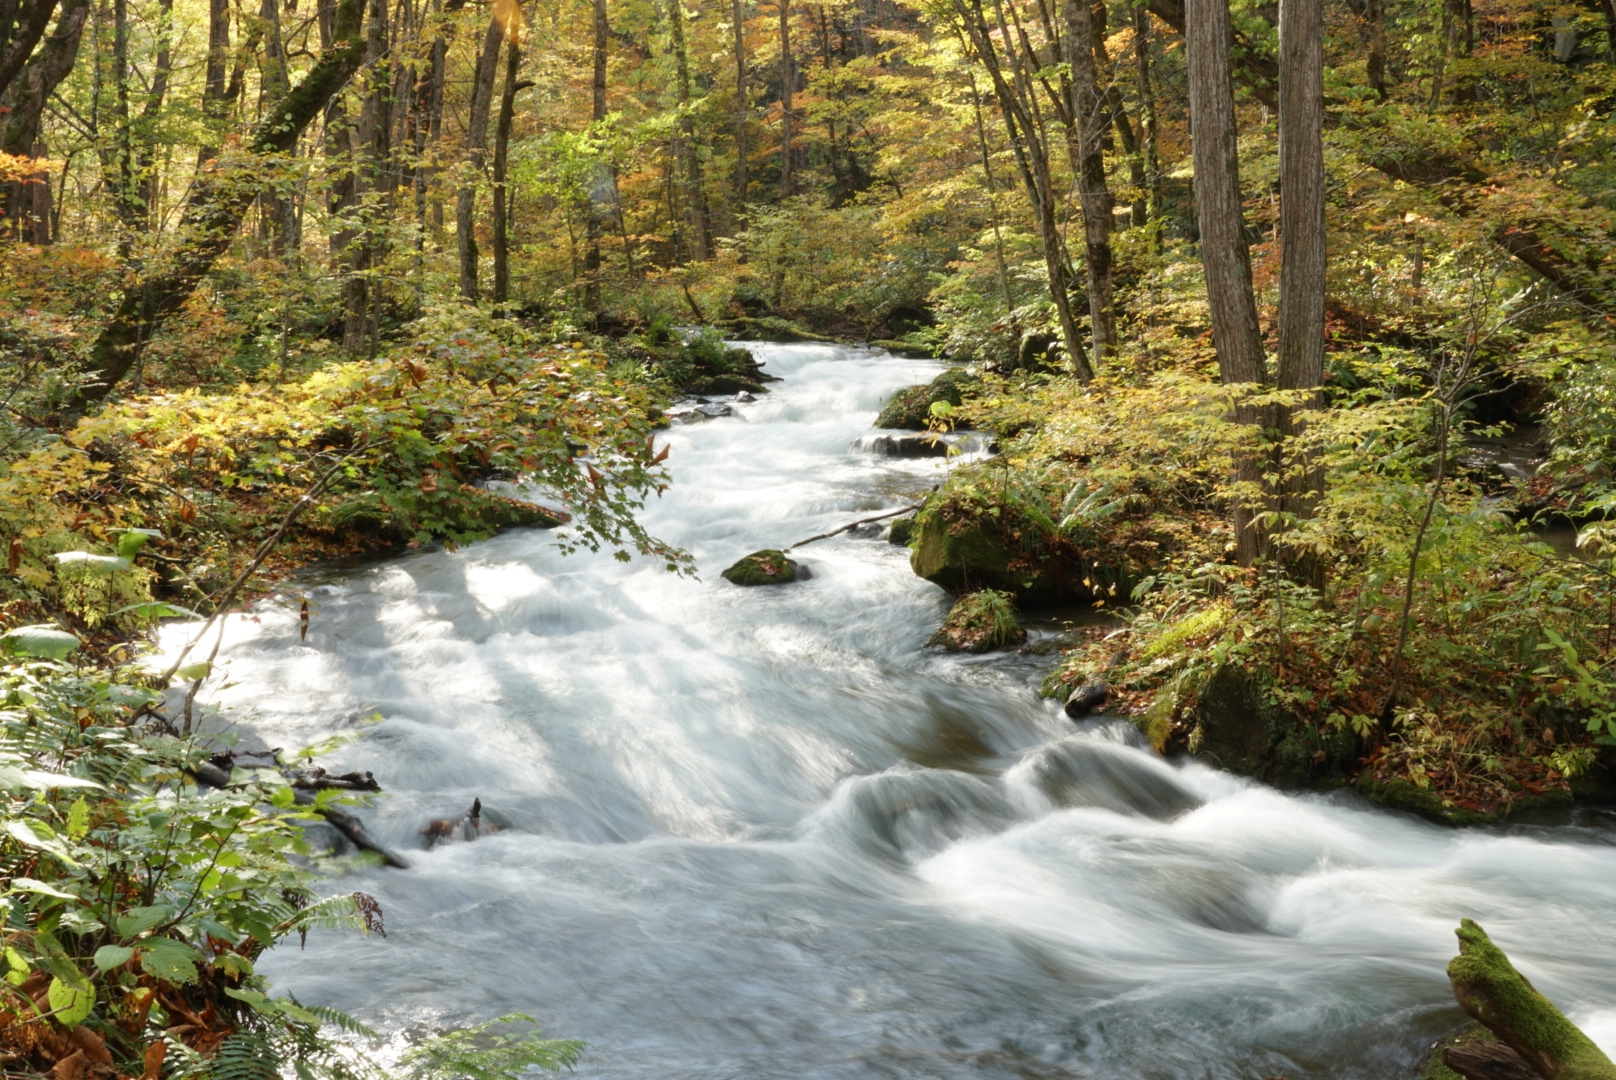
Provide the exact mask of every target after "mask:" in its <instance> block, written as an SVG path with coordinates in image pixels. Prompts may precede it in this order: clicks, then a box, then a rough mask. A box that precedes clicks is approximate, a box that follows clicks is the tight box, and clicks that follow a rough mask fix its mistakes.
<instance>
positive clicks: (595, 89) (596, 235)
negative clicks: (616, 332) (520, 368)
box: [584, 0, 609, 317]
mask: <svg viewBox="0 0 1616 1080" xmlns="http://www.w3.org/2000/svg"><path fill="white" fill-rule="evenodd" d="M594 14H595V19H594V35H595V52H594V57H595V68H594V79H593V81H592V82H591V84H590V88H591V93H592V97H591V104H590V110H589V119H590V120H591V122H592V123H593V124H594V125H595V126H596V127H597V128H598V127H599V126H600V125H601V124H602V123H604V122H605V120H606V38H607V31H608V29H609V27H608V26H607V23H606V0H594ZM606 180H607V175H606V169H605V168H604V166H602V167H601V168H600V169H599V170H598V174H597V176H596V177H595V182H594V183H592V184H591V185H590V189H589V194H588V200H589V205H588V207H587V208H586V211H587V216H586V218H585V220H584V229H585V248H584V306H585V307H586V308H587V309H588V310H589V313H590V315H592V316H596V317H598V316H599V315H600V228H601V223H602V221H603V219H604V218H605V217H606V215H607V212H608V210H607V207H606V205H605V203H606V200H605V198H604V197H603V196H602V188H603V187H604V186H605V182H606Z"/></svg>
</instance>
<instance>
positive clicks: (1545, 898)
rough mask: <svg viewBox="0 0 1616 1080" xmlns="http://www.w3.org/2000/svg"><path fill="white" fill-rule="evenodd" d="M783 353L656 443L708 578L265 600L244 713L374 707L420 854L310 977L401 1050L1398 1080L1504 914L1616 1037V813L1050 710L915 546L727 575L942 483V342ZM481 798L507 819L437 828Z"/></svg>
mask: <svg viewBox="0 0 1616 1080" xmlns="http://www.w3.org/2000/svg"><path fill="white" fill-rule="evenodd" d="M757 350H758V355H759V357H760V359H765V360H766V361H767V365H768V367H767V370H768V371H770V372H772V373H773V374H775V375H779V376H783V377H784V381H783V382H779V383H775V384H773V392H772V393H770V394H768V395H766V396H763V397H760V399H759V400H758V401H757V402H755V403H749V404H742V405H737V406H736V407H735V415H734V416H733V417H727V418H722V419H717V420H712V421H709V422H706V423H702V424H696V425H691V426H687V427H678V428H674V429H673V430H671V431H669V432H667V433H666V434H665V435H663V436H659V439H663V438H665V439H666V440H667V442H669V443H670V444H671V446H672V455H671V458H670V465H671V467H672V470H673V474H674V477H675V479H676V482H675V484H674V486H673V487H672V488H671V489H670V490H669V491H668V492H667V493H666V494H665V495H664V496H663V497H662V498H661V499H660V500H659V501H656V502H654V503H653V504H652V505H651V507H650V509H649V512H648V517H647V520H648V523H649V525H650V527H651V530H652V532H654V533H656V534H657V535H659V536H660V537H662V538H663V539H665V540H668V541H671V542H673V543H676V544H679V545H681V546H683V547H685V548H687V549H688V550H690V551H692V552H693V553H694V554H695V555H696V556H697V557H698V559H699V561H700V566H701V574H702V580H700V581H694V580H689V579H680V578H677V577H675V576H673V575H671V574H668V573H667V572H666V571H664V570H662V569H661V568H660V567H658V566H657V565H654V564H653V563H651V562H649V561H638V562H636V563H633V564H628V565H625V564H621V563H618V562H615V561H613V560H612V559H611V558H610V557H609V556H608V555H601V556H588V555H585V556H574V557H567V558H563V557H562V556H560V554H559V553H558V552H557V551H556V549H555V545H554V540H553V538H552V537H551V536H549V535H548V534H547V533H545V532H542V531H518V532H513V533H508V534H506V535H503V536H500V537H499V538H497V539H494V540H491V541H489V542H487V543H482V544H477V545H474V546H472V547H469V548H466V549H463V550H460V551H457V552H453V553H449V552H443V551H423V552H420V553H417V554H412V555H408V556H405V557H401V558H397V559H393V560H390V561H388V562H385V563H382V564H378V565H374V566H370V567H367V568H363V569H360V570H353V571H347V572H344V573H340V574H339V573H326V574H323V575H322V574H313V575H310V576H309V577H308V578H307V579H306V580H305V581H303V582H300V583H298V584H299V587H300V588H302V589H305V590H306V591H307V594H308V596H309V598H310V602H311V606H312V608H313V619H312V624H311V629H310V633H309V635H308V639H307V641H300V640H299V638H298V633H297V621H296V614H295V612H294V611H292V610H290V609H289V608H287V607H285V606H273V605H265V606H264V608H263V609H262V610H261V611H260V612H259V613H258V616H257V619H258V621H249V620H245V619H242V620H232V621H231V627H230V636H229V638H228V639H227V643H226V647H225V650H224V653H223V654H222V656H223V658H224V660H225V662H226V664H227V666H228V681H229V682H230V683H231V684H233V685H230V686H228V687H227V688H226V689H224V690H223V691H221V692H219V693H217V694H216V695H215V700H216V701H217V702H218V703H219V704H220V705H222V706H223V707H224V708H225V710H226V712H225V716H226V717H227V718H228V719H230V720H233V721H235V722H237V723H239V724H240V725H241V726H242V727H243V728H244V729H247V730H248V731H250V732H251V733H252V734H253V736H254V737H255V738H261V739H263V740H265V741H266V742H268V743H269V744H270V745H275V746H285V747H288V748H291V747H295V746H298V745H302V744H304V743H307V742H311V741H313V740H315V739H318V738H321V737H324V736H327V735H330V734H333V733H336V732H340V731H347V730H351V731H362V733H363V734H362V736H361V737H360V738H359V740H358V741H357V742H355V743H354V744H352V745H350V746H348V747H346V748H344V749H343V750H341V751H339V752H338V754H337V755H336V758H335V760H336V761H337V762H338V763H339V764H340V765H341V766H342V767H344V768H360V769H369V770H372V771H374V772H375V774H376V776H377V778H378V779H379V780H380V781H381V783H382V785H383V787H384V789H385V792H386V794H385V795H384V796H383V797H382V798H381V800H380V801H379V802H378V804H377V806H376V807H375V808H373V809H371V810H369V811H366V812H365V817H366V820H367V822H368V823H369V824H370V826H371V827H372V829H373V831H375V832H376V833H377V834H378V835H380V836H381V837H383V838H384V839H386V840H388V841H389V842H391V843H393V844H394V845H396V846H397V847H399V848H401V849H405V850H407V851H408V852H409V854H410V856H411V858H412V860H413V863H414V866H413V867H412V868H411V869H410V870H407V871H397V870H380V869H367V870H363V871H360V872H356V873H354V874H352V875H349V876H347V877H345V878H343V879H341V880H339V881H337V882H334V883H333V888H334V889H343V890H347V889H360V890H364V891H367V892H370V893H373V894H374V895H375V896H376V897H377V898H378V899H379V900H380V902H381V904H382V906H383V908H384V909H385V912H386V922H387V937H386V938H385V939H383V938H380V937H371V938H365V937H362V936H360V935H358V934H341V933H335V932H329V931H322V932H316V933H313V934H311V935H310V936H309V940H308V944H307V948H306V949H303V950H299V949H297V948H296V947H295V946H287V947H283V948H281V949H279V950H277V951H276V952H275V953H273V954H271V955H270V956H268V957H266V958H265V960H264V962H263V963H262V965H261V970H263V971H266V972H267V973H268V974H269V975H270V977H271V978H272V979H273V981H274V983H275V984H276V986H277V988H279V989H282V990H288V991H291V992H293V993H295V994H296V995H297V996H298V997H299V999H301V1000H303V1001H305V1002H309V1003H318V1004H329V1005H334V1006H336V1007H338V1008H342V1009H346V1010H349V1011H351V1012H352V1013H354V1014H356V1015H357V1016H358V1017H360V1018H361V1019H363V1020H365V1021H366V1022H368V1023H370V1024H371V1025H373V1026H375V1027H378V1028H381V1029H383V1030H386V1031H391V1032H399V1031H405V1030H408V1029H413V1028H427V1027H438V1026H447V1025H451V1024H456V1023H467V1022H474V1021H478V1020H485V1019H490V1018H492V1017H494V1016H498V1015H501V1014H504V1013H509V1012H525V1013H530V1014H532V1015H534V1016H535V1017H537V1018H539V1020H540V1021H541V1023H542V1025H543V1026H544V1028H545V1030H546V1031H547V1032H548V1033H550V1034H553V1035H556V1036H566V1037H573V1038H580V1039H585V1040H588V1042H589V1044H590V1047H589V1049H588V1050H587V1051H586V1053H585V1057H584V1061H583V1064H582V1065H581V1066H580V1067H579V1069H578V1075H580V1076H583V1077H610V1078H644V1080H652V1078H655V1080H683V1078H690V1080H698V1078H699V1080H731V1078H734V1080H741V1078H745V1080H762V1078H782V1080H784V1078H791V1080H810V1078H831V1077H835V1078H865V1077H868V1078H899V1077H902V1078H910V1077H912V1078H917V1080H921V1078H924V1080H932V1078H954V1077H962V1078H963V1077H973V1078H997V1077H1029V1078H1039V1080H1049V1078H1059V1077H1094V1078H1106V1080H1113V1078H1115V1080H1126V1078H1134V1077H1151V1078H1162V1080H1169V1078H1170V1080H1178V1078H1225V1077H1227V1078H1239V1080H1253V1078H1263V1077H1269V1076H1273V1075H1283V1076H1289V1077H1293V1078H1296V1080H1300V1078H1302V1077H1341V1078H1346V1077H1364V1078H1375V1080H1392V1078H1395V1077H1400V1076H1402V1075H1403V1074H1404V1070H1406V1068H1407V1066H1408V1065H1409V1063H1410V1062H1412V1061H1413V1060H1414V1059H1415V1057H1416V1056H1418V1054H1419V1053H1420V1052H1421V1050H1422V1049H1423V1047H1424V1046H1425V1045H1426V1044H1427V1043H1428V1042H1429V1041H1430V1040H1431V1039H1432V1038H1434V1037H1436V1036H1438V1035H1440V1034H1442V1033H1444V1032H1446V1031H1447V1030H1449V1029H1451V1028H1453V1027H1455V1026H1456V1025H1457V1024H1458V1023H1459V1022H1460V1021H1461V1020H1462V1019H1463V1016H1462V1014H1461V1013H1460V1012H1459V1010H1458V1008H1457V1006H1456V1005H1455V1004H1454V1002H1453V999H1452V995H1451V993H1450V992H1449V990H1448V985H1447V981H1446V977H1445V976H1444V974H1443V968H1444V966H1445V964H1446V962H1447V960H1448V958H1449V957H1450V956H1452V955H1453V953H1454V946H1455V942H1454V937H1453V933H1452V931H1453V928H1454V927H1455V925H1456V924H1457V922H1458V920H1459V919H1460V918H1461V917H1462V916H1471V917H1474V918H1476V919H1477V920H1479V921H1480V922H1481V923H1482V925H1483V926H1485V927H1486V928H1487V930H1488V931H1489V932H1490V933H1491V934H1492V935H1493V937H1494V939H1495V940H1496V941H1497V942H1498V943H1499V944H1500V945H1501V946H1502V947H1503V948H1505V949H1506V950H1507V951H1509V952H1510V954H1511V956H1512V957H1513V958H1514V959H1515V961H1516V962H1517V964H1518V965H1519V966H1520V967H1521V968H1522V970H1524V971H1525V972H1526V973H1527V974H1528V975H1529V976H1530V977H1531V978H1532V979H1533V981H1534V982H1535V983H1536V985H1537V986H1538V987H1539V988H1540V989H1542V990H1543V991H1544V992H1546V993H1547V994H1549V995H1550V996H1551V997H1553V998H1554V999H1555V1000H1556V1001H1557V1002H1558V1003H1560V1004H1561V1005H1562V1007H1563V1008H1565V1009H1566V1010H1567V1011H1568V1012H1569V1013H1570V1014H1571V1015H1572V1017H1573V1018H1574V1019H1576V1020H1578V1021H1579V1022H1581V1023H1583V1024H1584V1025H1585V1027H1586V1028H1587V1030H1589V1032H1590V1034H1592V1035H1593V1036H1594V1037H1595V1038H1596V1039H1597V1040H1599V1041H1600V1042H1601V1043H1602V1044H1603V1045H1605V1047H1606V1048H1607V1049H1616V828H1612V826H1611V823H1610V819H1609V818H1606V817H1604V816H1602V815H1599V814H1596V813H1593V812H1588V811H1583V812H1579V814H1578V815H1576V816H1575V817H1573V818H1572V819H1571V820H1570V821H1569V822H1566V821H1561V822H1557V823H1553V824H1537V825H1534V824H1516V825H1511V826H1508V827H1500V828H1492V829H1472V830H1465V831H1455V830H1450V829H1444V828H1440V827H1437V826H1434V825H1430V824H1426V823H1424V822H1422V821H1419V820H1416V819H1413V818H1410V817H1407V816H1404V815H1401V814H1396V813H1390V812H1387V811H1383V810H1378V809H1374V808H1371V807H1370V806H1368V805H1367V804H1366V803H1364V802H1362V801H1361V800H1359V799H1358V798H1357V797H1356V796H1353V795H1351V794H1346V793H1340V794H1333V795H1313V794H1301V795H1294V794H1280V793H1277V792H1274V791H1271V790H1268V789H1266V788H1264V787H1262V786H1260V785H1257V784H1253V783H1249V782H1246V781H1243V780H1239V779H1236V778H1234V777H1231V776H1229V775H1227V774H1223V773H1219V772H1216V771H1214V770H1211V769H1209V768H1206V767H1203V766H1201V765H1197V764H1194V763H1184V762H1164V761H1162V760H1160V759H1159V758H1157V757H1156V756H1155V755H1154V754H1152V753H1151V752H1150V751H1149V749H1148V747H1146V748H1143V749H1142V748H1141V746H1140V743H1139V740H1138V739H1137V738H1136V737H1135V736H1134V735H1133V733H1132V729H1131V727H1130V726H1128V725H1126V724H1122V723H1118V722H1111V721H1096V722H1090V723H1085V724H1082V725H1077V724H1074V723H1072V722H1071V721H1069V720H1067V719H1066V718H1065V716H1064V715H1062V713H1061V712H1060V710H1059V708H1058V707H1057V706H1056V705H1055V704H1054V703H1053V702H1046V701H1041V700H1040V699H1039V698H1038V697H1037V693H1036V690H1037V683H1038V678H1039V676H1040V675H1041V673H1042V672H1043V671H1044V670H1046V668H1047V665H1048V663H1049V661H1048V659H1046V658H1038V657H1032V656H1022V655H1017V654H1000V655H997V656H988V657H983V658H960V657H954V656H947V655H944V654H942V653H940V652H939V651H938V650H935V649H927V648H926V647H925V641H926V638H927V636H928V635H929V634H930V633H931V631H932V630H933V629H934V628H935V627H936V625H937V623H938V622H939V621H940V619H941V617H942V615H943V614H944V612H945V611H946V610H947V607H948V600H947V598H946V597H945V596H944V594H943V593H942V591H941V590H939V589H937V588H936V587H934V586H932V585H929V584H927V583H926V582H924V581H921V580H920V579H918V578H916V577H915V576H914V575H913V574H911V573H910V571H909V568H908V563H907V557H906V556H907V552H906V551H904V550H902V549H900V548H897V547H893V546H892V545H889V544H887V543H886V542H885V541H884V539H883V538H882V536H881V535H880V534H879V533H877V532H876V531H875V530H874V529H870V530H867V531H865V532H863V533H859V534H853V535H843V536H839V537H837V538H835V539H832V540H827V541H821V542H819V543H816V544H812V545H810V546H808V547H806V548H803V549H801V550H800V552H798V553H797V554H798V555H799V556H800V557H801V561H802V562H803V563H805V564H806V565H807V566H808V567H809V568H810V569H811V571H812V577H811V578H810V579H809V580H807V581H805V582H801V583H798V584H793V585H788V586H785V587H780V588H762V589H742V588H737V587H735V586H732V585H730V584H728V583H727V582H725V581H723V580H722V579H721V578H719V576H718V572H719V571H720V570H722V569H723V568H724V567H725V566H727V565H729V563H730V562H732V561H733V560H735V559H736V558H738V557H739V556H741V555H743V554H745V553H747V552H749V551H752V550H755V549H757V548H762V547H780V546H784V545H786V544H790V543H792V542H794V541H797V540H800V539H803V538H805V537H808V536H811V535H813V534H815V533H820V532H824V531H827V530H828V529H830V528H834V527H836V526H838V525H841V524H844V523H846V522H848V521H850V520H852V519H854V518H858V517H863V516H866V515H869V514H874V513H879V512H880V511H881V510H883V509H890V508H896V507H898V506H900V505H903V504H904V503H905V502H908V501H912V500H913V497H914V496H915V495H917V494H918V493H921V492H923V491H925V490H926V489H928V488H929V487H930V486H931V485H932V484H934V483H936V482H937V481H938V479H939V478H940V476H941V470H942V469H943V468H944V465H943V464H942V463H940V462H938V461H936V460H929V461H915V460H898V459H892V458H882V457H876V456H873V455H871V454H870V453H868V452H864V451H861V450H860V449H858V448H857V447H856V446H855V443H856V441H857V440H858V439H859V437H860V436H864V435H867V434H868V433H869V431H870V424H871V422H872V421H873V419H874V416H875V413H876V411H877V410H878V409H879V408H880V407H881V405H882V403H883V402H884V401H885V399H886V398H887V396H888V395H889V394H891V392H892V391H894V390H896V389H898V388H899V387H902V386H905V385H908V384H911V383H915V382H920V381H924V380H926V379H928V378H929V377H930V376H931V375H932V374H933V373H934V372H935V371H936V370H937V369H938V367H939V365H937V364H934V363H930V362H925V361H915V360H903V359H897V358H894V357H890V356H886V355H884V354H877V353H873V352H868V351H861V350H854V349H843V348H836V347H831V346H821V345H763V346H757ZM372 712H378V713H380V715H381V716H382V717H383V719H382V721H381V722H380V723H378V724H375V725H374V726H367V725H364V724H362V723H360V722H359V720H360V718H362V717H364V716H366V715H368V714H370V713H372ZM475 797H481V799H482V801H483V804H484V806H485V807H486V808H487V810H486V813H487V814H488V815H489V816H490V817H497V818H498V819H499V820H500V821H503V822H505V823H507V824H508V826H509V827H508V828H507V829H506V830H505V831H503V832H501V833H498V834H496V835H494V836H492V837H487V838H484V839H481V840H478V841H476V842H475V843H458V844H451V845H447V846H442V847H439V848H437V849H435V850H433V851H430V852H426V851H421V850H419V848H420V841H419V838H418V832H419V830H420V829H421V827H422V825H423V824H424V823H425V821H426V819H428V818H433V817H458V816H459V815H460V814H461V813H463V812H464V811H465V809H466V808H467V807H468V806H469V805H470V804H471V801H472V799H473V798H475Z"/></svg>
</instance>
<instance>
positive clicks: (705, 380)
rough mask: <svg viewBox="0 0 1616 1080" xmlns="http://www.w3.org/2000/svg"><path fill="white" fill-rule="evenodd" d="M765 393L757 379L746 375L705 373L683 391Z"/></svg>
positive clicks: (696, 392) (698, 392)
mask: <svg viewBox="0 0 1616 1080" xmlns="http://www.w3.org/2000/svg"><path fill="white" fill-rule="evenodd" d="M742 390H745V391H746V392H747V393H750V394H767V393H768V392H769V391H768V388H767V387H765V386H764V385H763V384H762V383H761V382H759V381H758V380H757V379H754V378H751V377H748V376H746V375H705V376H703V377H701V378H699V379H696V380H695V381H694V382H692V383H691V384H690V385H689V386H687V387H685V391H686V392H687V393H691V394H739V393H740V392H741V391H742Z"/></svg>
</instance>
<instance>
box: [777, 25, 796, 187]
mask: <svg viewBox="0 0 1616 1080" xmlns="http://www.w3.org/2000/svg"><path fill="white" fill-rule="evenodd" d="M776 3H778V4H779V5H780V197H781V198H786V197H788V196H789V195H790V194H791V188H792V176H791V154H792V147H791V92H792V90H793V89H794V87H793V85H792V84H793V83H795V82H796V81H797V72H796V65H794V64H793V63H792V62H791V0H776Z"/></svg>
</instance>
